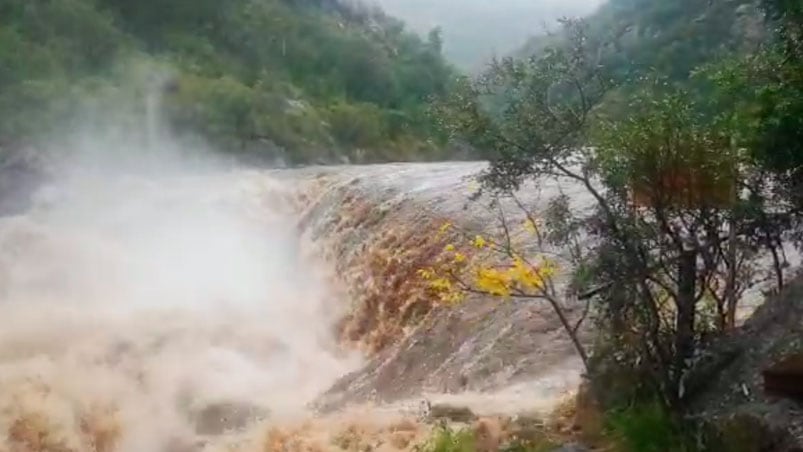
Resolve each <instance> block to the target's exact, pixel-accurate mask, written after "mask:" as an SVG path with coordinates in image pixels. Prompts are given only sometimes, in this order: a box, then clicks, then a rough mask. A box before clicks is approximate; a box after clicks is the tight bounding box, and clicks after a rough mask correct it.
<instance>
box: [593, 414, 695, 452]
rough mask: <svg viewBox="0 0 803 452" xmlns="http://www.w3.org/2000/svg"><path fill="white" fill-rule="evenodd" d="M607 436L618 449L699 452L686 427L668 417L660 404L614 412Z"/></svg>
mask: <svg viewBox="0 0 803 452" xmlns="http://www.w3.org/2000/svg"><path fill="white" fill-rule="evenodd" d="M606 435H607V436H608V437H609V438H610V440H611V441H612V442H613V444H615V448H616V450H621V451H639V452H686V451H692V450H695V449H694V447H693V445H692V443H691V442H690V441H689V436H688V435H687V434H685V432H684V431H683V429H682V427H681V426H679V425H678V423H677V422H676V421H675V420H673V419H672V418H671V417H669V416H668V415H667V412H666V410H665V409H664V408H663V406H661V404H660V403H655V402H652V403H642V404H640V405H635V406H630V407H627V408H624V409H615V410H611V412H610V413H608V415H607V425H606Z"/></svg>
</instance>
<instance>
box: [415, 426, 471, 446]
mask: <svg viewBox="0 0 803 452" xmlns="http://www.w3.org/2000/svg"><path fill="white" fill-rule="evenodd" d="M418 450H419V451H420V452H474V451H476V450H477V445H476V439H475V438H474V432H472V431H471V430H469V429H462V430H455V429H452V428H450V427H446V426H441V427H439V428H437V429H436V430H435V431H434V432H433V433H432V436H431V437H430V439H429V441H427V443H426V444H424V445H423V446H420V447H419V448H418Z"/></svg>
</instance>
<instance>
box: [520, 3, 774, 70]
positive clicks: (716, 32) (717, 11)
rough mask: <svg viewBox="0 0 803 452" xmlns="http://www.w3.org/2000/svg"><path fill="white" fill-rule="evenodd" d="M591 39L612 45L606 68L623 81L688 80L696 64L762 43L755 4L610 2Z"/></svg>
mask: <svg viewBox="0 0 803 452" xmlns="http://www.w3.org/2000/svg"><path fill="white" fill-rule="evenodd" d="M587 23H588V26H589V33H590V34H591V36H593V37H595V38H598V39H603V40H609V41H610V42H613V43H614V44H615V46H614V48H613V49H612V51H611V52H610V54H609V55H608V58H609V61H608V65H610V66H613V67H614V69H615V72H616V74H618V75H619V76H622V77H629V76H637V75H640V74H644V73H646V72H648V71H656V72H657V73H660V74H663V75H666V76H668V77H670V78H671V79H675V80H678V79H686V78H688V77H689V75H690V72H691V71H692V70H693V69H694V68H695V67H697V66H699V65H700V64H703V63H706V62H709V61H711V60H713V59H715V58H717V57H719V56H722V55H725V54H727V53H730V52H733V51H739V50H746V49H751V48H755V47H756V46H758V45H759V44H760V43H761V42H763V41H764V40H765V39H766V36H767V30H766V28H765V26H764V20H763V13H762V12H761V11H760V10H759V6H758V3H757V2H756V1H755V0H727V1H700V0H676V1H671V2H666V1H659V0H610V1H608V2H607V3H605V4H604V5H603V6H602V7H600V9H599V10H598V11H597V12H596V13H594V14H592V15H591V16H589V17H587ZM553 39H554V37H550V36H538V37H535V38H533V39H531V40H530V41H528V42H527V43H526V44H525V45H524V46H523V47H522V48H521V49H520V50H519V51H518V52H517V54H518V55H521V56H523V55H530V54H533V53H536V52H538V51H540V50H541V49H542V48H543V47H544V46H545V45H547V44H548V43H549V42H550V41H552V40H553Z"/></svg>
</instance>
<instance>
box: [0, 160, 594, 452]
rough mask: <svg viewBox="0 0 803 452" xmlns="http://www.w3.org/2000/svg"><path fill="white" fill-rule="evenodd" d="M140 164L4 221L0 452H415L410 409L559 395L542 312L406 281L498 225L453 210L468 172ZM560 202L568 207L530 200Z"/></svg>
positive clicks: (45, 197)
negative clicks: (448, 238)
mask: <svg viewBox="0 0 803 452" xmlns="http://www.w3.org/2000/svg"><path fill="white" fill-rule="evenodd" d="M152 157H153V156H152ZM155 157H156V158H155V159H150V160H148V159H147V158H146V159H145V161H146V163H145V164H140V163H138V162H139V160H141V159H139V158H136V159H133V160H132V161H121V160H119V159H116V158H109V159H103V158H100V159H99V158H97V156H94V155H90V156H88V157H86V156H85V157H84V158H78V159H77V160H75V161H73V162H71V163H70V164H59V165H55V166H54V168H55V169H53V168H51V169H50V170H49V172H48V177H46V178H45V180H44V182H43V183H41V184H39V185H38V187H37V189H36V190H34V191H33V193H32V196H31V198H30V202H28V203H27V204H28V205H27V207H26V208H25V209H24V210H18V211H15V212H11V213H8V214H6V215H4V216H2V217H0V300H2V301H1V302H0V452H17V451H19V452H39V451H48V452H83V451H94V452H112V451H120V452H191V451H217V450H221V451H222V450H225V451H274V450H275V451H283V450H292V451H295V450H299V451H301V450H310V451H329V450H358V449H359V450H369V449H370V450H388V451H393V450H412V448H413V446H414V444H415V443H416V442H417V441H420V440H421V439H422V438H424V437H425V436H426V435H427V429H428V428H427V427H426V426H425V425H423V424H421V423H419V422H418V421H417V420H416V416H417V415H418V414H420V413H418V412H417V408H418V407H417V406H416V404H417V403H418V402H419V401H420V400H421V399H422V398H427V399H429V400H431V401H445V402H454V403H458V404H461V405H466V406H470V407H471V408H472V409H473V410H474V411H475V412H477V413H480V414H482V411H483V410H485V411H487V412H488V414H500V413H505V414H516V413H519V412H523V411H527V410H530V409H534V410H540V411H542V412H543V411H548V410H549V409H551V408H553V407H554V406H555V405H556V404H558V403H560V401H561V400H562V399H563V397H564V396H565V395H566V394H567V393H569V392H570V391H572V390H573V389H574V388H576V386H577V383H578V381H579V368H580V365H579V362H578V360H577V358H576V356H575V355H574V353H573V351H572V348H571V346H570V344H569V343H568V341H567V339H566V337H565V335H564V334H563V333H562V331H561V330H560V327H559V323H558V322H557V320H556V319H555V318H554V315H553V314H552V313H550V311H549V309H548V308H546V307H545V306H543V305H539V304H533V303H518V302H511V303H505V304H501V305H500V304H499V303H498V302H497V301H494V300H477V301H476V302H474V303H472V304H470V305H468V306H462V307H459V308H455V309H443V308H440V307H438V306H435V305H433V304H432V303H429V302H428V301H427V300H426V299H424V298H422V297H423V295H422V291H421V288H420V287H419V286H416V285H415V284H413V283H412V282H411V281H412V279H413V278H412V276H411V275H414V274H415V272H416V271H417V269H418V268H420V265H421V263H422V262H425V261H422V259H423V258H424V257H426V256H424V254H426V253H428V252H429V251H430V250H434V249H435V248H438V247H440V248H438V249H442V246H443V245H442V244H440V243H437V242H432V241H430V240H428V237H431V236H434V235H435V234H434V232H435V231H437V230H438V227H439V225H440V224H442V222H443V221H447V220H448V221H455V222H460V223H461V225H462V226H464V227H466V228H468V229H473V230H477V231H482V230H487V229H488V228H489V227H490V225H491V224H492V223H493V216H492V215H489V213H488V212H487V211H485V210H482V209H481V208H479V207H478V206H476V205H474V206H470V205H467V203H466V200H467V198H468V197H469V195H470V194H471V185H472V182H471V181H470V176H471V175H473V174H476V173H477V172H478V171H480V170H481V169H482V167H483V165H482V164H480V163H441V164H399V165H380V166H370V167H359V166H341V167H325V168H324V167H321V168H307V169H301V170H265V169H254V168H241V167H237V166H234V165H231V164H228V163H225V162H224V163H221V162H220V161H219V160H216V159H213V158H210V159H208V160H209V161H208V162H207V161H206V160H207V159H205V158H203V159H196V160H193V161H192V162H187V161H185V160H184V157H175V156H173V157H171V158H166V157H164V156H161V155H160V156H155ZM558 192H562V193H564V194H566V195H568V196H569V197H570V199H572V201H573V202H575V203H576V204H577V206H576V207H578V208H582V207H583V202H582V200H583V199H584V197H583V196H582V195H581V193H580V191H573V189H572V187H570V186H569V187H563V188H562V189H560V191H559V188H558V187H557V186H554V185H550V184H547V183H545V184H542V185H541V186H540V187H538V188H537V189H533V190H532V193H533V194H538V198H539V199H542V200H546V199H548V198H549V197H550V196H551V195H554V194H556V193H558ZM533 196H534V198H533V199H531V200H530V201H533V202H536V203H537V202H538V201H537V200H536V199H535V195H533ZM428 303H429V304H428ZM567 309H569V311H570V312H571V309H572V307H570V306H569V307H567ZM422 316H423V318H424V320H421V321H418V323H416V322H414V321H412V320H410V319H415V318H421V317H422ZM365 447H369V449H366V448H365Z"/></svg>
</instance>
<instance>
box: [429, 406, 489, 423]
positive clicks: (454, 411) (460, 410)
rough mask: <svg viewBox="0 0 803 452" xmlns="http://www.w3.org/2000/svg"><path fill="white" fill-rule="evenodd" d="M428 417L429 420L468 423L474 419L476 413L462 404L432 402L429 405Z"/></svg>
mask: <svg viewBox="0 0 803 452" xmlns="http://www.w3.org/2000/svg"><path fill="white" fill-rule="evenodd" d="M429 418H430V419H431V420H445V421H450V422H460V423H469V422H472V421H474V420H476V419H477V415H475V414H474V412H473V411H471V410H470V409H468V408H466V407H464V406H454V405H449V404H445V403H442V404H434V405H432V406H431V407H430V411H429Z"/></svg>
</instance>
